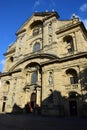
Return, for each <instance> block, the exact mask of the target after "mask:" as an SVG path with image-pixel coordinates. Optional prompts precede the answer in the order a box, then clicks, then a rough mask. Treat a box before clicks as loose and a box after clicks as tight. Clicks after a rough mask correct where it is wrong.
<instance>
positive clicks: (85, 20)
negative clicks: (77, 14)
mask: <svg viewBox="0 0 87 130" xmlns="http://www.w3.org/2000/svg"><path fill="white" fill-rule="evenodd" d="M81 20H82V22H83V23H84V25H85V27H86V29H87V19H81Z"/></svg>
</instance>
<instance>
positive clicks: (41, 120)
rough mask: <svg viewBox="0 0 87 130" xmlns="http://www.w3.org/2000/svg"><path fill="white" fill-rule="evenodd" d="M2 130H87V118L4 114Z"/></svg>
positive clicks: (1, 123)
mask: <svg viewBox="0 0 87 130" xmlns="http://www.w3.org/2000/svg"><path fill="white" fill-rule="evenodd" d="M0 130H87V118H78V117H71V118H70V117H43V116H35V115H9V114H2V115H0Z"/></svg>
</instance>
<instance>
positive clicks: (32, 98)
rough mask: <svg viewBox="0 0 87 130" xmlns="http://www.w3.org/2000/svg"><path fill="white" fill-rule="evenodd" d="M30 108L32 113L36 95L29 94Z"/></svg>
mask: <svg viewBox="0 0 87 130" xmlns="http://www.w3.org/2000/svg"><path fill="white" fill-rule="evenodd" d="M30 106H31V109H32V111H33V110H34V109H35V107H36V93H32V94H31V100H30Z"/></svg>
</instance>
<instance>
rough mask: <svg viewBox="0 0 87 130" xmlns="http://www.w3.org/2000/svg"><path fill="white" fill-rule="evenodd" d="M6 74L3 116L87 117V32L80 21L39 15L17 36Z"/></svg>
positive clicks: (0, 100)
mask: <svg viewBox="0 0 87 130" xmlns="http://www.w3.org/2000/svg"><path fill="white" fill-rule="evenodd" d="M16 35H17V39H16V40H15V42H14V43H13V44H12V45H10V46H9V47H8V49H7V51H6V53H4V56H5V58H6V59H5V66H4V72H3V73H0V78H1V87H0V113H17V112H21V113H37V114H38V113H41V114H43V115H57V116H80V115H84V116H86V115H87V30H86V28H85V26H84V24H83V23H82V22H81V21H80V20H79V18H77V17H76V16H72V18H71V19H70V20H60V19H59V15H58V13H57V12H36V13H34V14H33V15H32V16H31V17H30V18H29V19H28V20H27V21H26V22H25V23H24V24H23V25H22V26H21V27H20V29H19V30H18V31H17V32H16Z"/></svg>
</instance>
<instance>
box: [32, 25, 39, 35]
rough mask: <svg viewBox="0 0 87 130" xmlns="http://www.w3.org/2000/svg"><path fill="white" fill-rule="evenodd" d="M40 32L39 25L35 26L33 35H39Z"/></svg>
mask: <svg viewBox="0 0 87 130" xmlns="http://www.w3.org/2000/svg"><path fill="white" fill-rule="evenodd" d="M38 34H39V28H38V27H35V28H34V29H33V36H36V35H38Z"/></svg>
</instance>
